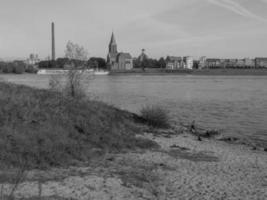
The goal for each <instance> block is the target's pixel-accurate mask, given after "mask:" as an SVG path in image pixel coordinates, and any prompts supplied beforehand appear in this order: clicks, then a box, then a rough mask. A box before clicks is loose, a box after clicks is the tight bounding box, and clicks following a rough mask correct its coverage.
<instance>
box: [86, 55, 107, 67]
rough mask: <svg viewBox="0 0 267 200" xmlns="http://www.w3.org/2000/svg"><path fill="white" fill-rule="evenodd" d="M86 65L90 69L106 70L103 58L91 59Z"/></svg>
mask: <svg viewBox="0 0 267 200" xmlns="http://www.w3.org/2000/svg"><path fill="white" fill-rule="evenodd" d="M88 65H89V67H90V68H100V69H106V68H107V63H106V60H105V59H104V58H100V57H91V58H90V59H89V60H88Z"/></svg>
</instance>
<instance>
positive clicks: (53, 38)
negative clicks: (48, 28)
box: [52, 22, 56, 61]
mask: <svg viewBox="0 0 267 200" xmlns="http://www.w3.org/2000/svg"><path fill="white" fill-rule="evenodd" d="M52 60H53V61H54V60H56V52H55V25H54V22H52Z"/></svg>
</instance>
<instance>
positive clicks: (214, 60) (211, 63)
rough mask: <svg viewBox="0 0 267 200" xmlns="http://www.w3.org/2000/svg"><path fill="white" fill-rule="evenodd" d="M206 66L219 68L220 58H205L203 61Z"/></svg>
mask: <svg viewBox="0 0 267 200" xmlns="http://www.w3.org/2000/svg"><path fill="white" fill-rule="evenodd" d="M205 67H206V68H219V67H221V60H220V59H217V58H207V59H206V62H205Z"/></svg>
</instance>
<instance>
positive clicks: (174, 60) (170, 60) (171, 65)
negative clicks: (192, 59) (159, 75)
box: [166, 56, 184, 70]
mask: <svg viewBox="0 0 267 200" xmlns="http://www.w3.org/2000/svg"><path fill="white" fill-rule="evenodd" d="M183 65H184V64H183V59H182V57H175V56H167V58H166V69H172V70H174V69H180V68H182V67H183Z"/></svg>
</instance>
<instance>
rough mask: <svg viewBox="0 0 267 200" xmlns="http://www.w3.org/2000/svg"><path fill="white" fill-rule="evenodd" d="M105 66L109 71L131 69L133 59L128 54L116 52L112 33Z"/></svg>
mask: <svg viewBox="0 0 267 200" xmlns="http://www.w3.org/2000/svg"><path fill="white" fill-rule="evenodd" d="M108 50H109V51H108V56H107V64H108V66H109V68H110V70H111V71H112V70H131V69H133V58H132V56H131V54H129V53H123V52H120V53H119V52H118V50H117V43H116V40H115V36H114V33H112V35H111V40H110V43H109V46H108Z"/></svg>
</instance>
